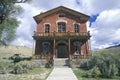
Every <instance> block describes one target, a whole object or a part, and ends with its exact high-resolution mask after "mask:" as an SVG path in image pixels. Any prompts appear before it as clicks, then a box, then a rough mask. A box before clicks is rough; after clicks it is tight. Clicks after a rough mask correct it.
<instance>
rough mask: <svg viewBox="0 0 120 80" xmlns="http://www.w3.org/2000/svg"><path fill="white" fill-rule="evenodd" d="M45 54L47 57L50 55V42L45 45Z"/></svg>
mask: <svg viewBox="0 0 120 80" xmlns="http://www.w3.org/2000/svg"><path fill="white" fill-rule="evenodd" d="M43 53H44V54H45V55H47V54H49V53H50V44H49V43H48V42H45V43H44V44H43Z"/></svg>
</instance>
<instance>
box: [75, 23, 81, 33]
mask: <svg viewBox="0 0 120 80" xmlns="http://www.w3.org/2000/svg"><path fill="white" fill-rule="evenodd" d="M74 32H75V33H79V32H80V30H79V24H78V23H75V24H74Z"/></svg>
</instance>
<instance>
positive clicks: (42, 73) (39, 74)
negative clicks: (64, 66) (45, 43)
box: [0, 67, 52, 80]
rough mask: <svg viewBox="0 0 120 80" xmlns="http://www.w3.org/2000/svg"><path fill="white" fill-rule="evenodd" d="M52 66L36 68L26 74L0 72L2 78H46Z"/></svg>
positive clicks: (10, 79) (20, 79) (27, 79)
mask: <svg viewBox="0 0 120 80" xmlns="http://www.w3.org/2000/svg"><path fill="white" fill-rule="evenodd" d="M51 71H52V68H44V67H40V68H34V69H33V70H31V71H29V72H28V73H26V74H17V75H15V74H0V80H46V78H47V77H48V75H49V74H50V72H51Z"/></svg>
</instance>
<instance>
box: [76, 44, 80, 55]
mask: <svg viewBox="0 0 120 80" xmlns="http://www.w3.org/2000/svg"><path fill="white" fill-rule="evenodd" d="M80 51H81V47H80V44H79V43H75V53H76V54H80V53H81V52H80Z"/></svg>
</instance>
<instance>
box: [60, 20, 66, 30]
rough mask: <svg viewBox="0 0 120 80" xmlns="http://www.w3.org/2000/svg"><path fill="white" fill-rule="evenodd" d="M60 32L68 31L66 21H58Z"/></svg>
mask: <svg viewBox="0 0 120 80" xmlns="http://www.w3.org/2000/svg"><path fill="white" fill-rule="evenodd" d="M58 32H66V23H65V22H58Z"/></svg>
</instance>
